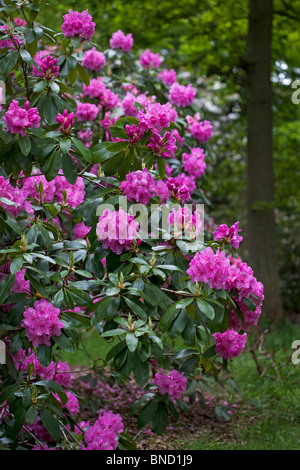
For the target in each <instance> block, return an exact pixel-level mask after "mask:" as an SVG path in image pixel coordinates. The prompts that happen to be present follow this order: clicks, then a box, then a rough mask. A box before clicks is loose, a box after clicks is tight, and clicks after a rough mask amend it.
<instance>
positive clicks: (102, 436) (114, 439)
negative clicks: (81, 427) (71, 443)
mask: <svg viewBox="0 0 300 470" xmlns="http://www.w3.org/2000/svg"><path fill="white" fill-rule="evenodd" d="M123 427H124V426H123V422H122V418H121V416H120V415H119V414H114V413H113V412H112V411H105V412H104V413H103V414H102V415H100V414H99V417H98V419H97V420H96V422H95V423H94V424H93V425H92V426H90V427H89V428H88V429H87V430H86V431H85V433H84V446H83V448H82V450H115V449H116V448H117V447H118V436H119V434H120V433H121V432H123Z"/></svg>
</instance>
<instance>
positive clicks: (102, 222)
mask: <svg viewBox="0 0 300 470" xmlns="http://www.w3.org/2000/svg"><path fill="white" fill-rule="evenodd" d="M138 227H139V224H138V222H135V221H134V216H133V215H129V214H127V213H126V212H125V211H124V210H123V209H122V208H121V209H119V210H118V211H113V212H111V211H110V210H109V209H106V210H105V211H104V212H103V214H102V215H101V216H100V217H99V221H98V223H97V227H96V234H97V237H98V240H101V241H103V242H102V246H103V248H104V249H107V248H110V249H111V250H112V251H113V252H115V253H116V254H118V255H120V254H121V253H122V251H123V250H129V249H130V248H131V247H132V243H133V241H134V240H136V239H137V230H138Z"/></svg>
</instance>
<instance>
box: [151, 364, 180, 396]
mask: <svg viewBox="0 0 300 470" xmlns="http://www.w3.org/2000/svg"><path fill="white" fill-rule="evenodd" d="M153 383H154V384H156V385H157V386H158V391H159V393H160V394H161V395H164V394H165V393H167V394H168V395H170V397H171V399H172V401H175V400H180V398H181V397H182V394H183V393H184V391H185V390H186V385H187V378H186V377H185V376H184V374H183V372H181V373H179V372H178V371H177V370H176V369H173V370H172V371H171V372H170V373H169V374H167V375H165V373H164V370H163V369H161V370H160V372H157V373H156V374H155V376H154V380H153Z"/></svg>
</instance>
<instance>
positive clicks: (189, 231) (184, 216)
mask: <svg viewBox="0 0 300 470" xmlns="http://www.w3.org/2000/svg"><path fill="white" fill-rule="evenodd" d="M168 222H169V224H170V226H171V227H174V237H175V238H177V239H178V238H182V235H183V234H184V236H186V237H190V238H195V237H196V236H197V235H198V234H199V232H200V229H201V226H202V221H201V217H200V214H199V213H198V212H196V211H194V213H193V214H190V211H189V208H188V207H186V206H185V207H181V208H180V209H178V210H176V209H174V208H173V209H172V212H171V213H170V215H169V217H168Z"/></svg>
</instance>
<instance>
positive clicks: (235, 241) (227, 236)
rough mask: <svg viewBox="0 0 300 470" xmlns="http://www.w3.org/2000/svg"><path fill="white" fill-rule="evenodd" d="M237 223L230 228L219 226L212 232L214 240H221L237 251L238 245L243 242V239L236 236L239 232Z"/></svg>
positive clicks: (224, 225)
mask: <svg viewBox="0 0 300 470" xmlns="http://www.w3.org/2000/svg"><path fill="white" fill-rule="evenodd" d="M238 227H239V222H235V224H234V225H232V226H231V227H230V228H228V227H227V225H226V224H222V225H220V226H219V227H218V228H217V230H215V231H214V238H215V240H223V239H224V241H225V243H229V244H230V245H232V246H233V247H234V248H236V249H238V247H239V245H240V243H241V242H242V241H243V237H241V236H240V235H238V232H240V231H241V230H239V228H238Z"/></svg>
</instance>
